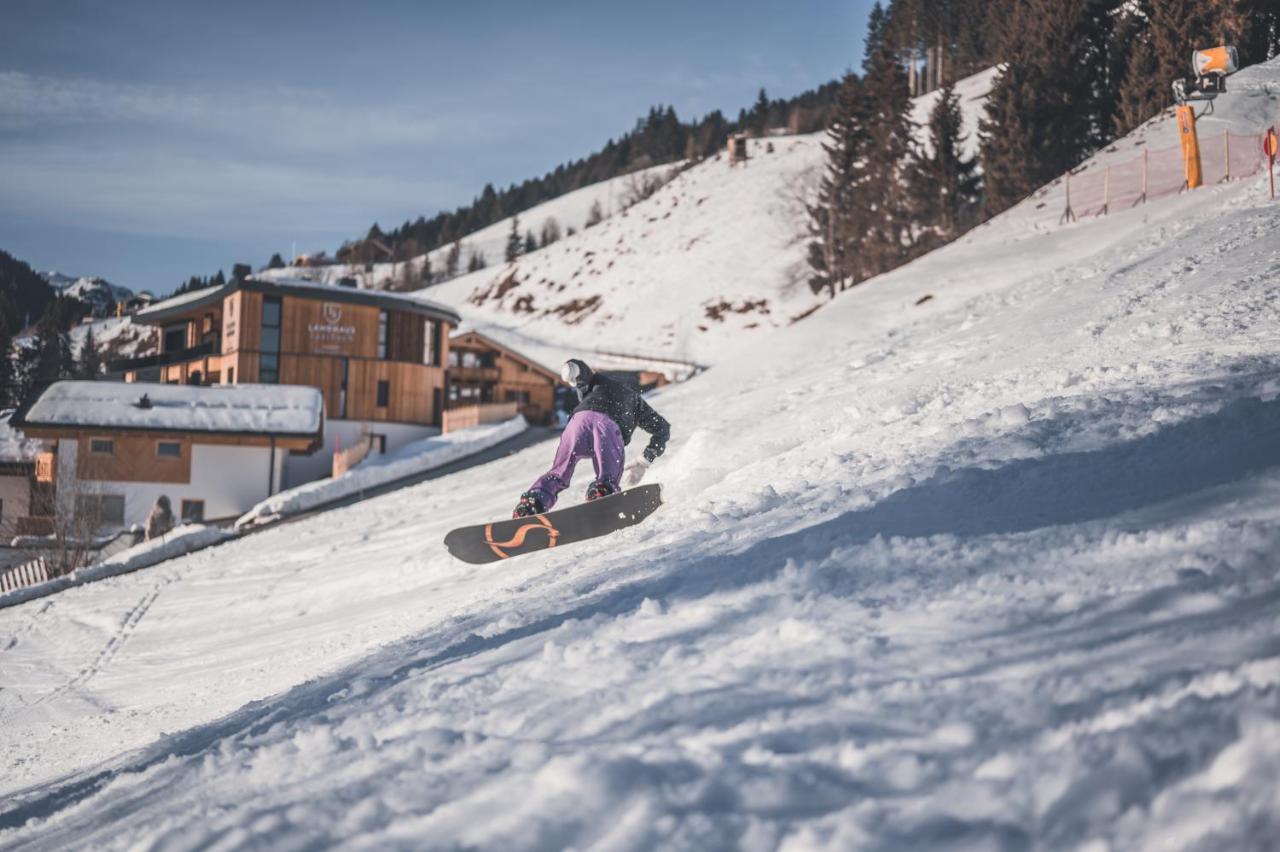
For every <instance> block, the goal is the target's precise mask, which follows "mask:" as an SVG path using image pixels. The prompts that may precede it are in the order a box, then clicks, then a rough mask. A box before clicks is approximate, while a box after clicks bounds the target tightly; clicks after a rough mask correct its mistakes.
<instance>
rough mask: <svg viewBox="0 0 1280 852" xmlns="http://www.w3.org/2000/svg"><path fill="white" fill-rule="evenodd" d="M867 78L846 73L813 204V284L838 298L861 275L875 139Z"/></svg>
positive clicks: (824, 144)
mask: <svg viewBox="0 0 1280 852" xmlns="http://www.w3.org/2000/svg"><path fill="white" fill-rule="evenodd" d="M865 107H866V102H865V98H864V97H863V94H862V81H861V80H859V79H858V78H857V77H856V76H854V75H853V74H852V73H850V74H846V75H845V78H844V81H843V82H842V83H841V85H840V91H839V93H838V95H837V99H836V107H835V110H834V111H833V113H832V115H831V121H830V123H829V124H828V125H827V130H826V139H825V140H824V141H823V143H822V148H823V151H824V152H825V153H826V167H825V169H824V170H823V176H822V181H821V183H820V184H819V187H818V197H817V199H816V201H815V203H813V204H811V205H809V233H810V236H811V237H812V241H811V242H810V243H809V266H810V268H811V269H812V274H811V275H810V277H809V287H810V289H812V290H813V292H814V293H821V292H823V291H826V293H827V295H828V296H830V297H832V298H834V297H835V296H836V294H837V293H839V292H841V291H843V290H845V289H846V288H848V287H849V286H851V285H852V284H855V283H857V281H858V280H860V279H859V278H858V272H859V270H858V265H857V255H856V249H857V246H856V238H857V231H856V227H857V222H856V218H857V203H858V200H857V191H858V189H859V187H858V185H857V184H858V180H859V169H860V166H859V163H860V161H861V160H862V158H863V157H865V156H866V149H867V147H868V146H869V144H870V136H869V134H868V132H867V122H868V116H867V114H866V111H865Z"/></svg>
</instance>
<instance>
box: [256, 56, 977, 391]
mask: <svg viewBox="0 0 1280 852" xmlns="http://www.w3.org/2000/svg"><path fill="white" fill-rule="evenodd" d="M994 74H995V72H994V71H993V70H989V71H984V72H982V73H979V74H975V75H973V76H972V77H968V78H966V79H965V80H962V81H960V82H959V83H957V86H956V91H957V94H958V95H959V97H960V103H961V111H962V115H963V117H964V127H965V131H966V133H967V134H968V136H967V139H966V146H967V149H968V150H969V151H970V152H971V153H972V152H973V151H976V149H977V123H978V116H979V114H980V113H981V111H982V106H983V103H984V102H985V96H986V94H987V92H988V90H989V89H990V86H991V81H992V79H993V77H994ZM937 97H938V96H937V93H931V94H928V95H924V96H922V97H920V98H917V99H916V101H915V106H914V108H913V112H912V116H913V119H914V120H916V121H917V122H918V123H920V124H924V123H925V122H927V120H928V117H929V111H930V110H931V109H932V108H933V105H934V104H935V102H936V100H937ZM920 135H921V137H922V138H923V137H924V135H925V134H924V132H923V131H921V133H920ZM822 143H823V134H821V133H817V134H811V135H806V136H781V137H773V138H770V139H753V140H750V142H749V145H748V148H749V155H750V158H751V159H750V162H749V163H748V165H747V166H746V167H735V168H730V167H729V165H728V162H727V161H726V160H725V159H724V158H723V157H722V156H717V157H714V158H711V159H709V160H707V161H705V162H703V163H701V164H698V165H696V166H694V167H692V168H690V169H688V170H685V171H680V170H679V169H676V170H674V171H673V170H672V167H657V168H655V169H652V170H650V172H652V173H658V174H664V173H665V174H674V175H675V177H674V179H673V180H672V181H671V182H670V183H668V184H667V185H666V186H664V187H663V188H662V189H660V190H659V191H658V192H657V193H656V194H655V195H653V196H652V197H651V198H649V199H646V200H645V201H643V202H641V203H639V204H636V205H635V206H633V207H631V208H629V209H626V210H622V209H620V202H621V199H622V197H623V196H625V194H626V189H627V184H628V183H629V182H630V180H631V179H630V178H618V179H615V180H614V181H610V182H606V183H604V184H598V185H596V186H594V187H587V188H585V189H582V190H579V191H578V192H576V193H571V194H570V195H567V196H565V197H563V198H561V199H556V200H554V201H551V202H548V203H546V204H543V205H540V206H538V207H535V208H533V209H532V210H530V211H528V212H527V213H525V214H522V215H521V217H520V221H521V230H522V232H523V230H524V229H526V228H529V227H532V228H533V229H534V230H535V232H536V231H537V230H538V228H539V227H540V225H541V223H542V222H543V221H544V220H545V219H546V218H547V217H548V216H553V217H555V218H556V219H557V220H558V221H560V223H561V224H562V226H563V225H565V224H573V225H574V226H575V227H576V228H578V229H579V230H580V233H578V234H576V235H574V236H573V237H570V238H566V239H563V240H561V241H559V242H557V243H554V244H553V245H551V246H549V247H547V248H544V249H540V250H539V251H536V252H533V253H531V254H529V255H526V256H525V257H522V258H521V259H520V260H519V261H518V262H517V263H516V264H514V266H512V265H507V264H504V263H502V262H501V260H502V257H503V247H504V245H505V243H506V238H507V235H508V233H509V230H510V227H511V222H510V220H509V219H505V220H503V221H501V222H498V223H496V224H494V225H492V226H490V227H489V228H486V229H485V230H483V231H480V232H479V233H478V234H476V235H475V236H474V237H471V238H468V239H467V241H465V243H466V244H467V245H471V244H473V243H474V244H475V245H477V246H480V247H482V248H483V250H484V252H485V254H486V256H487V258H488V260H489V266H488V267H487V268H485V269H483V270H480V271H479V272H475V273H471V274H467V275H462V276H460V277H458V278H455V279H453V280H451V281H447V282H445V283H443V284H440V285H436V286H434V287H431V288H428V289H426V290H423V291H421V292H422V295H423V296H424V297H426V298H430V299H432V300H434V301H440V302H444V303H446V304H448V305H450V306H452V307H453V308H455V309H456V310H458V311H459V312H461V313H462V314H463V316H464V317H466V318H468V319H469V320H471V321H472V322H473V323H475V324H476V325H484V326H486V327H488V328H490V329H504V330H506V331H507V332H510V333H515V334H518V335H519V336H520V337H522V338H523V339H525V340H527V341H531V345H532V346H533V347H536V348H538V349H546V348H557V349H565V350H568V351H570V352H571V353H572V354H577V355H582V354H585V353H592V352H594V351H595V350H597V349H604V350H610V351H622V352H626V353H629V354H636V355H650V356H656V357H657V358H675V359H680V360H688V361H694V362H698V363H717V362H718V361H719V359H720V357H721V353H722V352H724V351H726V350H732V349H734V348H735V347H736V346H737V342H738V340H739V338H742V337H743V336H744V335H745V336H747V337H749V338H750V337H757V336H759V334H760V333H761V332H763V331H765V330H767V329H771V328H777V327H781V326H785V325H788V324H790V323H791V322H792V321H793V320H794V319H795V318H796V317H799V316H804V315H807V314H808V313H810V312H811V311H812V310H813V309H814V308H815V307H817V306H818V305H820V304H821V303H822V300H821V299H819V298H818V297H815V296H814V295H813V294H812V293H811V292H810V291H809V287H808V284H807V279H808V276H809V269H808V266H807V264H806V261H805V255H806V251H807V249H806V242H807V237H806V233H805V222H806V214H805V207H804V204H805V200H806V199H807V198H809V197H810V196H811V194H812V192H813V189H814V188H815V187H816V186H817V182H818V181H819V179H820V177H821V175H820V171H821V167H822V162H823V152H822ZM593 200H600V201H601V203H602V206H603V207H604V209H605V210H606V211H612V212H613V214H614V215H612V216H610V218H608V219H606V220H605V221H604V222H603V223H601V224H600V225H598V226H596V227H594V228H591V229H588V230H582V228H581V225H582V222H583V221H585V217H586V213H587V210H588V209H589V207H590V204H591V202H592V201H593ZM446 251H447V250H446V249H441V250H438V251H436V252H434V253H432V255H431V264H432V268H434V269H437V270H439V269H441V268H442V265H443V263H444V257H445V252H446ZM465 256H466V253H465V252H464V259H465ZM409 263H411V264H417V263H419V262H418V261H409ZM402 268H403V265H402V264H376V265H375V266H374V268H373V271H372V272H369V273H367V274H363V273H362V285H363V286H368V285H369V284H372V283H376V282H382V281H386V280H389V279H398V278H399V276H400V274H401V270H402ZM415 268H416V267H415ZM264 274H265V275H270V276H277V277H280V276H290V275H297V274H307V275H313V276H316V277H318V278H319V279H320V280H324V281H328V282H330V283H333V282H336V281H337V280H338V279H339V278H341V277H343V276H344V275H351V274H354V273H353V270H352V268H351V267H347V266H335V267H325V268H321V269H318V270H274V271H268V272H266V273H264ZM649 363H650V366H659V363H658V362H657V361H651V362H649Z"/></svg>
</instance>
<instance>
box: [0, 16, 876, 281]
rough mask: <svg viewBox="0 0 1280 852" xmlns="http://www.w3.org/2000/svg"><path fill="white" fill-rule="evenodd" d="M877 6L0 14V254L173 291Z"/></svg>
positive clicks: (783, 78)
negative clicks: (187, 281) (195, 278)
mask: <svg viewBox="0 0 1280 852" xmlns="http://www.w3.org/2000/svg"><path fill="white" fill-rule="evenodd" d="M870 5H871V0H843V2H838V0H810V2H803V3H783V2H772V3H769V2H756V0H738V2H719V0H715V1H714V2H688V0H685V2H674V1H673V0H650V2H647V3H609V2H607V0H597V2H579V1H578V0H569V2H551V3H520V2H496V0H495V2H485V0H474V2H469V3H436V2H416V3H413V2H369V3H353V2H344V3H331V2H324V0H316V2H310V3H292V2H270V0H258V2H239V1H238V0H230V1H229V2H226V1H225V0H224V2H219V3H216V4H214V3H204V4H197V3H180V2H117V3H102V2H57V0H49V2H42V3H9V4H6V8H5V10H4V13H3V17H4V21H5V26H4V27H3V28H0V249H4V250H7V251H9V252H10V253H12V254H14V255H16V256H17V257H19V258H21V259H23V260H26V261H27V262H29V263H31V264H32V265H33V266H35V267H36V268H38V269H48V268H56V269H59V270H61V271H63V272H66V273H68V274H81V275H87V274H93V275H103V276H105V277H107V278H109V279H111V280H112V281H114V282H115V283H118V284H123V285H125V286H130V287H134V288H135V289H139V288H150V289H152V290H154V291H156V292H167V291H169V290H171V289H172V288H173V287H174V286H176V285H177V284H178V283H179V282H180V281H182V280H184V279H185V278H186V277H187V276H189V275H192V274H200V275H206V274H210V273H212V272H214V271H215V270H217V269H219V268H222V269H227V270H229V269H230V267H231V264H233V263H235V262H237V261H243V262H246V263H250V264H252V265H254V266H259V265H261V264H263V263H265V261H266V259H267V258H268V257H269V256H270V255H271V253H272V252H276V251H279V252H281V253H282V254H287V253H288V252H289V251H290V250H291V249H292V247H293V246H294V245H295V244H296V246H297V249H298V250H299V251H314V250H319V249H325V250H329V251H332V250H333V249H335V248H336V247H337V246H338V245H339V244H340V243H341V241H342V240H343V239H346V238H350V237H354V236H358V235H360V234H361V233H363V232H364V230H365V229H366V228H367V227H368V226H369V225H370V224H371V223H372V222H374V221H377V222H379V223H380V224H381V225H383V226H384V227H386V226H394V225H397V224H399V223H400V222H403V221H404V220H405V219H410V218H416V217H417V216H419V215H431V214H432V213H434V212H436V211H437V210H440V209H449V208H452V207H455V206H457V205H459V204H465V203H466V202H468V201H470V199H471V198H472V197H474V196H475V195H476V194H477V193H478V192H479V190H480V189H481V188H482V187H483V185H484V184H485V182H489V181H491V182H493V183H495V184H497V185H505V184H508V183H511V182H512V181H519V180H522V179H524V178H526V177H530V176H533V175H537V174H541V173H543V172H545V171H546V170H548V169H550V168H553V167H554V166H555V165H557V164H558V163H560V162H563V161H565V160H568V159H572V158H576V157H580V156H583V155H585V154H587V153H589V152H590V151H592V150H594V149H596V148H598V147H599V146H600V145H601V144H603V143H604V141H605V140H606V139H607V138H609V137H611V136H617V135H619V134H620V133H622V132H624V131H625V130H627V129H628V128H629V127H631V125H632V124H633V123H634V121H635V119H636V118H637V117H639V116H640V115H642V114H643V113H645V112H646V111H647V110H648V109H649V107H650V106H652V105H654V104H672V105H674V106H675V108H676V110H677V112H678V113H679V114H680V116H681V117H682V118H689V117H693V116H697V115H701V114H703V113H706V112H709V111H710V110H712V109H723V110H724V111H725V112H726V113H727V114H736V113H737V110H738V109H739V108H740V107H743V106H748V105H750V103H751V101H752V100H753V99H754V98H755V94H756V91H757V90H758V89H759V88H760V87H761V86H764V87H765V88H766V89H767V90H768V91H769V94H770V95H771V96H774V97H778V96H785V95H792V94H796V93H798V92H800V91H803V90H804V89H808V88H812V87H814V86H816V85H818V84H820V83H823V82H825V81H827V80H830V79H832V78H833V77H836V76H837V75H839V74H840V73H841V72H842V71H844V70H845V69H846V68H851V67H856V66H857V65H858V64H859V63H860V61H861V53H862V39H863V34H864V28H865V22H866V15H867V12H868V10H869V9H870Z"/></svg>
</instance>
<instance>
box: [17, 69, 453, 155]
mask: <svg viewBox="0 0 1280 852" xmlns="http://www.w3.org/2000/svg"><path fill="white" fill-rule="evenodd" d="M473 118H474V117H473ZM467 124H468V125H472V126H474V124H475V122H474V120H472V121H469V122H467ZM457 126H458V125H457V124H456V123H455V124H452V126H451V129H452V130H454V131H456V129H457ZM464 126H466V125H464ZM95 127H103V128H129V127H136V128H138V129H139V130H142V129H147V128H150V129H156V128H162V129H165V130H167V131H172V132H177V133H199V134H202V135H205V136H206V137H208V136H223V137H238V136H245V135H255V136H257V137H258V138H259V141H260V143H261V144H265V145H268V146H273V147H274V146H289V147H293V148H302V149H308V150H351V149H355V148H380V147H396V146H405V145H425V144H429V143H432V142H436V141H439V140H440V139H441V138H443V137H444V134H445V131H446V122H445V121H444V120H443V119H442V118H441V117H440V116H438V115H427V114H424V113H423V111H422V108H421V107H420V106H418V105H409V104H376V103H347V102H341V101H338V100H337V99H335V98H333V97H331V96H329V95H327V94H325V93H323V92H316V91H311V90H304V89H296V88H293V89H290V88H271V89H262V88H254V89H248V90H246V89H241V90H236V91H219V92H217V93H208V92H201V91H192V90H187V89H180V88H177V87H172V86H158V85H132V84H117V83H103V82H99V81H96V80H86V79H68V78H56V77H47V76H37V75H32V74H26V73H23V72H20V71H3V72H0V132H4V131H9V132H17V131H21V132H28V133H29V132H32V131H35V132H58V131H64V132H65V131H72V130H80V131H86V130H92V129H93V128H95Z"/></svg>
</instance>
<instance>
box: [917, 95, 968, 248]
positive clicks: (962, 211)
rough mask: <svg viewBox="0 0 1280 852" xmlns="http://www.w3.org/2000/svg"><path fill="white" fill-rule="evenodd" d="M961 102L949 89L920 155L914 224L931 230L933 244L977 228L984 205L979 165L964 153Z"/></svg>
mask: <svg viewBox="0 0 1280 852" xmlns="http://www.w3.org/2000/svg"><path fill="white" fill-rule="evenodd" d="M962 131H963V122H962V118H961V113H960V99H959V97H958V96H957V95H956V92H955V87H954V86H952V85H950V84H948V85H946V86H944V87H943V88H942V90H941V92H940V93H939V97H938V102H937V104H935V105H934V108H933V111H932V112H931V113H930V114H929V124H928V126H927V133H928V150H927V151H922V152H921V153H920V154H919V164H918V167H917V170H916V182H915V186H914V191H913V193H912V194H913V196H914V202H915V203H914V205H913V211H914V218H915V219H916V221H917V222H918V223H919V224H920V225H922V226H924V227H925V228H927V229H928V235H929V240H928V242H929V244H930V245H931V246H932V245H939V244H942V243H947V242H950V241H951V240H953V239H955V238H956V237H958V236H960V235H961V234H962V233H964V232H965V231H967V230H968V229H969V228H970V227H972V226H973V223H974V219H975V216H976V212H977V205H978V201H979V199H980V186H981V181H980V178H979V175H978V170H977V165H978V164H977V160H976V159H973V158H966V157H964V155H963V153H962V148H963V145H964V140H965V137H964V136H963V135H962Z"/></svg>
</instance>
